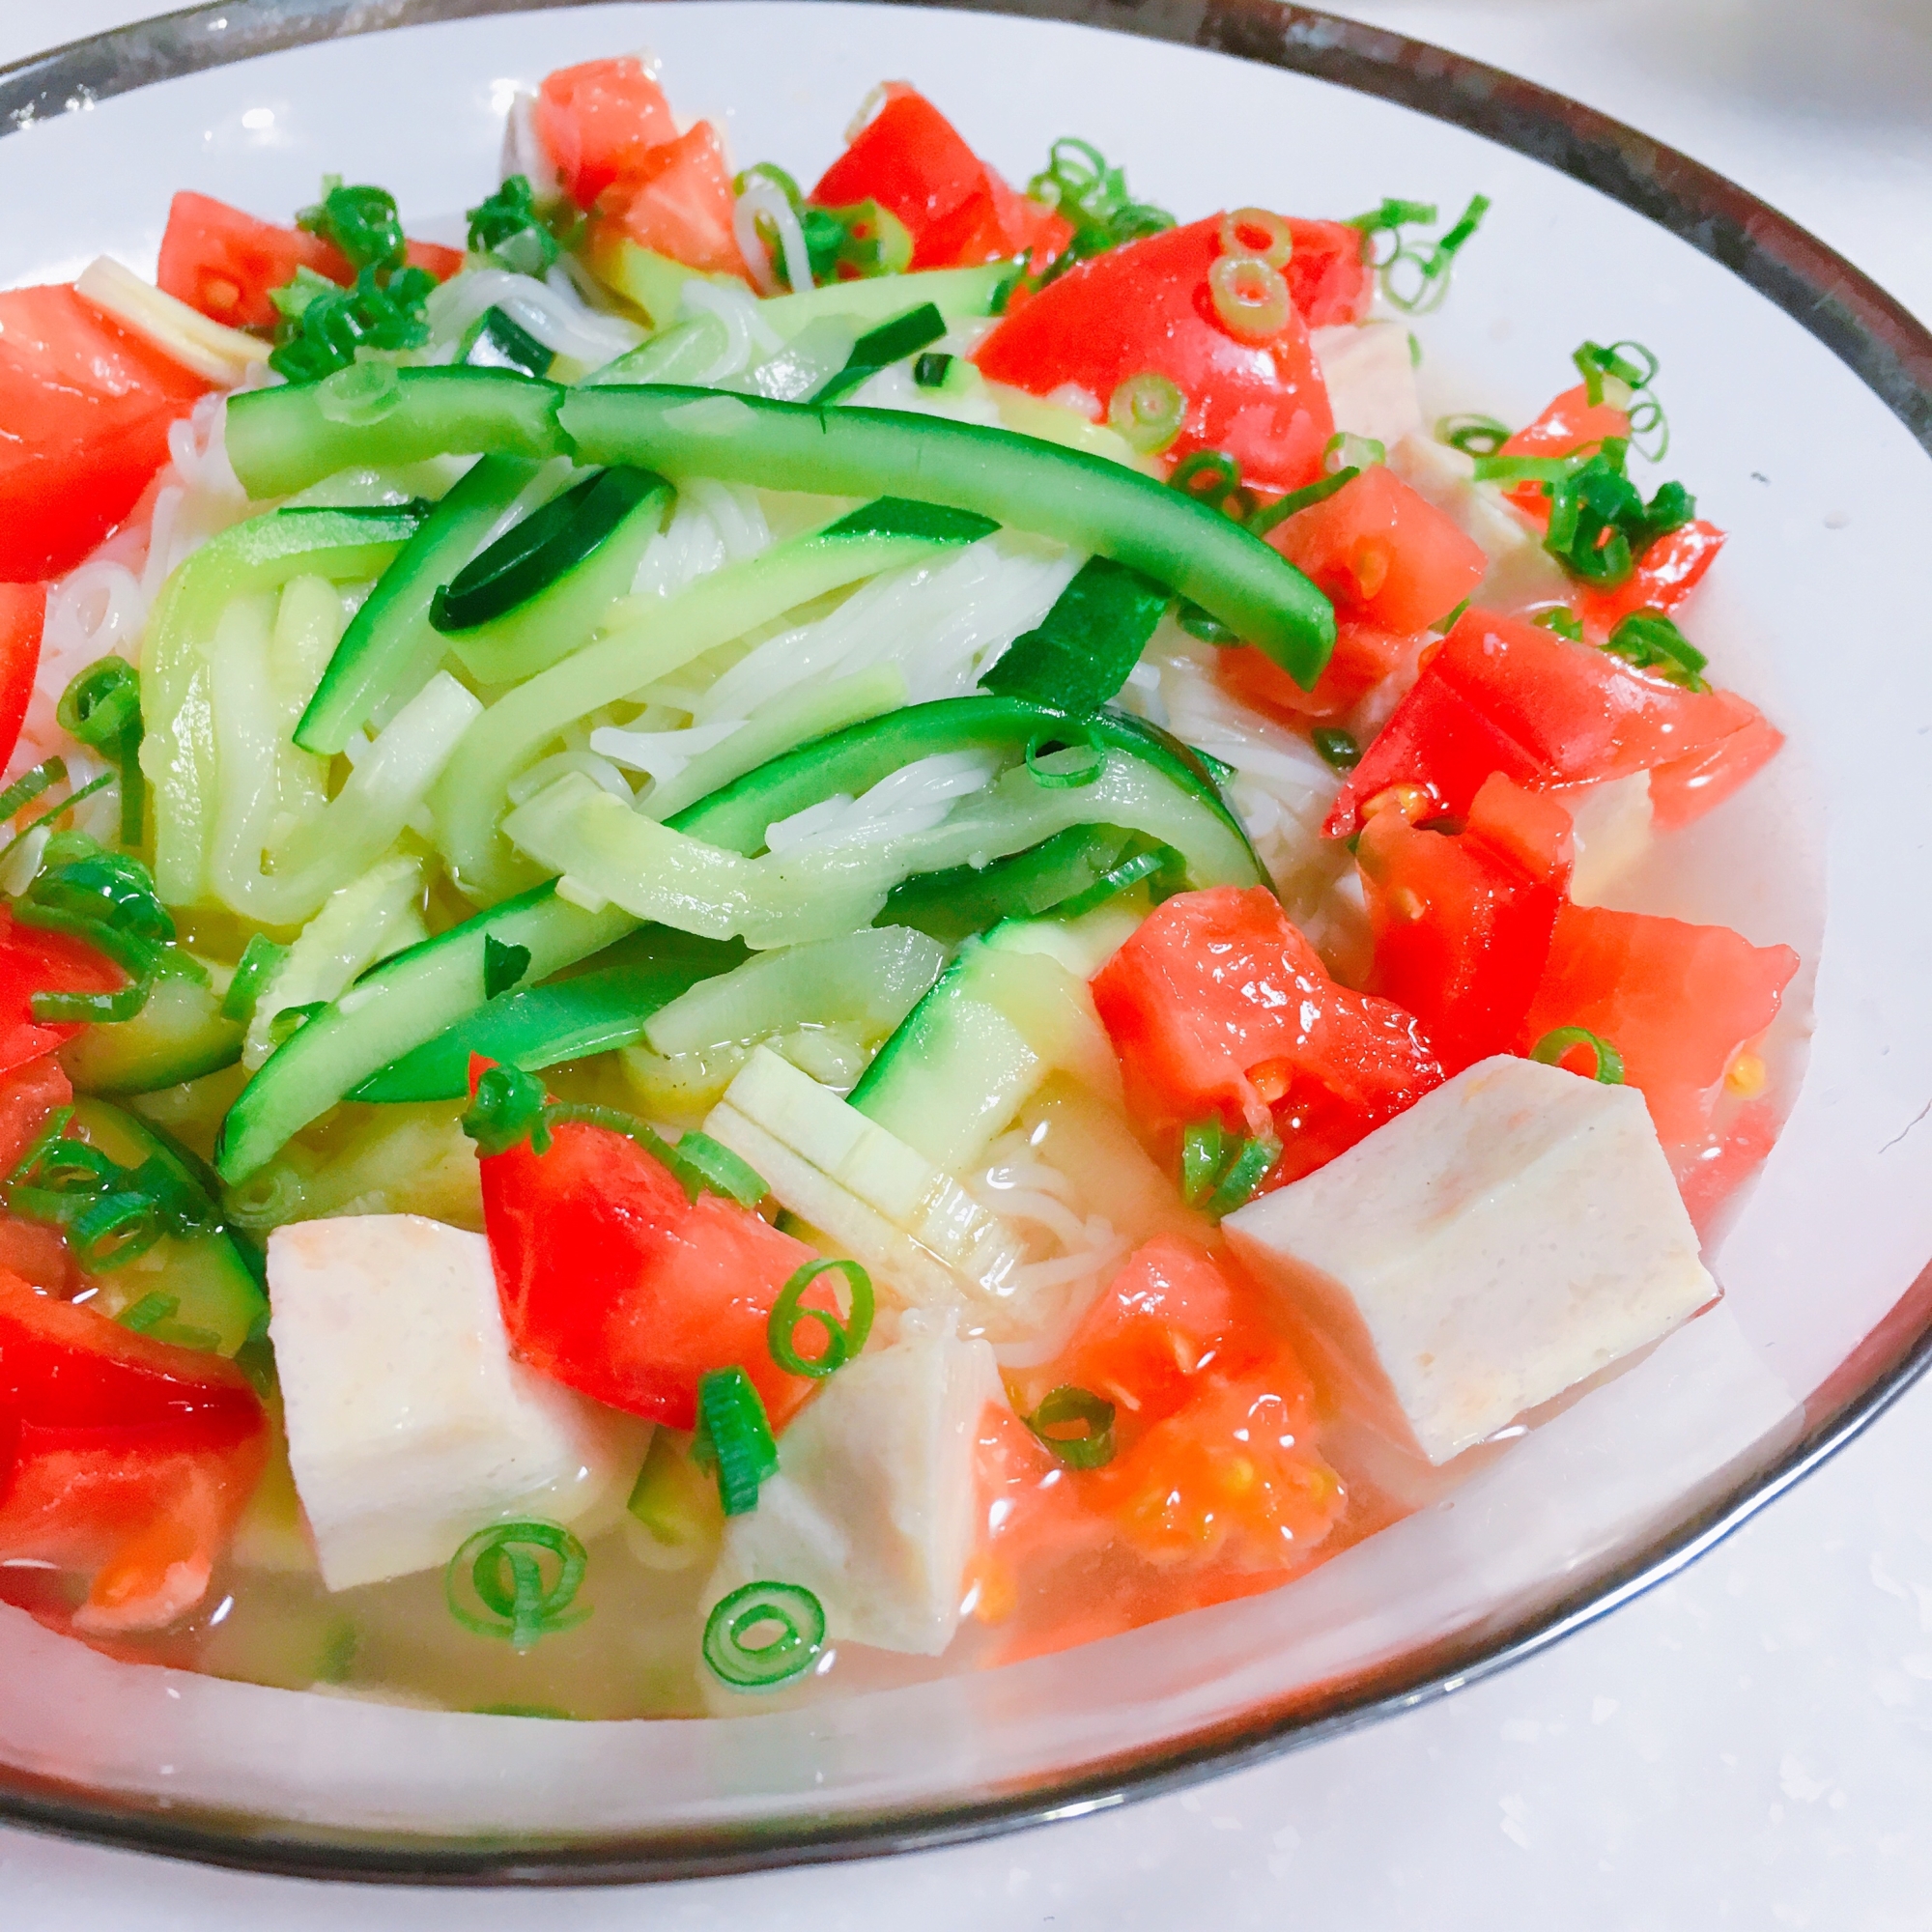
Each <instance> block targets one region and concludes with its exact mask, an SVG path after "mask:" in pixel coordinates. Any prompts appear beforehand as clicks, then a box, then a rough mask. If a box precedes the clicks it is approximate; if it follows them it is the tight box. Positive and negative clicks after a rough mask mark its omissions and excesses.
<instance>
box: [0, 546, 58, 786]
mask: <svg viewBox="0 0 1932 1932" xmlns="http://www.w3.org/2000/svg"><path fill="white" fill-rule="evenodd" d="M46 619H47V589H46V585H45V584H43V583H0V768H4V767H5V765H6V764H7V762H8V760H9V759H10V758H12V757H13V755H14V747H15V746H16V745H18V744H19V742H20V726H21V725H24V724H25V723H26V722H27V704H28V701H29V700H30V699H31V698H32V696H33V695H34V673H35V672H36V671H37V670H39V669H40V668H41V637H42V634H43V632H44V630H45V628H46Z"/></svg>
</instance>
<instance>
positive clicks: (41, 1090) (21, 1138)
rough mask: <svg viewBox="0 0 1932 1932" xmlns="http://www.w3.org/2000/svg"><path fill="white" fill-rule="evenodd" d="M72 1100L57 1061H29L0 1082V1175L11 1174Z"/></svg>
mask: <svg viewBox="0 0 1932 1932" xmlns="http://www.w3.org/2000/svg"><path fill="white" fill-rule="evenodd" d="M72 1031H73V1032H75V1033H78V1032H79V1031H80V1029H79V1028H78V1027H75V1028H73V1029H72ZM72 1098H73V1084H72V1082H71V1081H70V1080H69V1079H68V1077H67V1070H66V1069H65V1068H64V1067H63V1066H62V1065H61V1064H60V1063H59V1061H57V1060H51V1059H45V1060H31V1061H29V1062H27V1064H26V1065H23V1066H18V1067H15V1068H14V1070H13V1071H12V1072H10V1073H9V1074H7V1076H6V1077H5V1079H4V1081H0V1174H11V1173H12V1172H13V1170H14V1167H15V1166H17V1165H18V1163H19V1160H20V1156H21V1155H22V1154H24V1153H25V1152H26V1151H27V1150H28V1149H29V1148H30V1147H32V1146H33V1144H34V1141H35V1138H36V1137H37V1136H38V1135H39V1133H40V1131H41V1129H42V1128H43V1126H45V1125H46V1123H47V1117H48V1116H49V1115H50V1114H52V1113H53V1112H54V1111H55V1110H56V1109H57V1108H61V1107H65V1106H66V1105H67V1103H68V1102H69V1101H70V1100H71V1099H72Z"/></svg>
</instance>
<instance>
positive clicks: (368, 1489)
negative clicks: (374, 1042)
mask: <svg viewBox="0 0 1932 1932" xmlns="http://www.w3.org/2000/svg"><path fill="white" fill-rule="evenodd" d="M269 1304H270V1322H269V1338H270V1341H271V1342H272V1343H273V1345H274V1350H275V1365H276V1369H277V1371H278V1373H279V1375H280V1377H281V1384H282V1401H283V1405H284V1409H285V1413H286V1419H287V1427H288V1439H289V1463H290V1466H291V1467H292V1468H293V1470H294V1472H295V1479H296V1492H297V1493H298V1495H299V1496H300V1498H301V1503H302V1508H303V1510H304V1511H305V1512H306V1514H307V1516H308V1521H309V1527H310V1529H311V1530H312V1531H313V1532H314V1534H315V1541H316V1549H317V1553H318V1555H319V1556H320V1558H321V1562H322V1576H323V1581H324V1582H325V1583H326V1584H327V1586H328V1588H329V1589H331V1590H347V1589H352V1588H354V1587H355V1585H356V1584H358V1583H375V1582H380V1581H381V1580H382V1579H383V1578H384V1577H401V1576H405V1575H407V1574H408V1573H410V1572H411V1571H413V1570H427V1569H432V1568H434V1567H436V1566H437V1565H439V1564H442V1563H446V1562H448V1560H449V1559H450V1557H451V1556H453V1555H454V1554H455V1553H456V1550H457V1548H458V1546H459V1545H460V1544H461V1543H462V1542H463V1540H464V1538H465V1537H467V1536H469V1535H470V1534H471V1533H472V1532H473V1531H475V1530H477V1529H480V1528H482V1527H483V1526H484V1525H485V1524H486V1523H490V1522H495V1521H501V1520H506V1519H510V1518H517V1517H541V1518H544V1519H546V1520H549V1521H553V1522H564V1523H568V1522H575V1521H577V1520H581V1519H582V1517H583V1516H584V1515H585V1514H586V1512H588V1511H589V1510H591V1509H593V1508H594V1507H595V1506H596V1505H597V1504H598V1503H600V1502H601V1501H602V1500H603V1499H604V1498H605V1496H606V1495H607V1494H608V1493H609V1492H610V1491H611V1486H612V1484H613V1483H614V1482H616V1481H618V1480H620V1479H621V1478H622V1477H623V1476H625V1475H627V1474H630V1473H633V1472H634V1471H635V1469H636V1467H637V1458H638V1456H639V1453H640V1434H639V1425H637V1424H635V1423H634V1422H632V1420H631V1419H630V1418H629V1417H626V1416H620V1415H618V1414H616V1413H615V1411H613V1410H611V1409H607V1408H605V1407H603V1406H601V1405H600V1404H597V1403H593V1402H589V1401H586V1400H585V1399H584V1398H583V1397H582V1396H580V1395H577V1394H575V1393H573V1392H572V1391H571V1390H569V1389H566V1388H564V1387H562V1386H561V1385H560V1384H558V1383H556V1382H554V1381H551V1380H549V1379H548V1378H545V1377H542V1376H539V1375H536V1374H534V1373H533V1372H532V1371H530V1370H528V1369H526V1368H525V1367H524V1366H523V1365H522V1364H521V1363H519V1362H516V1361H513V1360H512V1359H511V1356H510V1343H509V1337H508V1336H507V1335H506V1334H505V1332H504V1329H503V1317H502V1311H501V1309H500V1308H499V1307H498V1305H497V1282H496V1277H495V1275H494V1273H493V1272H492V1270H491V1266H490V1246H489V1243H488V1242H487V1241H486V1240H485V1239H484V1237H483V1236H481V1235H472V1234H469V1233H467V1232H466V1231H465V1230H463V1229H461V1228H450V1227H445V1226H444V1225H443V1224H442V1223H441V1222H440V1221H431V1220H427V1219H425V1218H424V1217H423V1216H422V1215H420V1214H361V1215H345V1216H343V1217H341V1218H339V1219H336V1220H328V1221H299V1222H296V1223H295V1224H293V1225H292V1226H289V1227H286V1228H277V1229H276V1230H275V1231H274V1233H273V1234H272V1235H270V1237H269Z"/></svg>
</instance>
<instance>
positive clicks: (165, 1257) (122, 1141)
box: [68, 1099, 269, 1355]
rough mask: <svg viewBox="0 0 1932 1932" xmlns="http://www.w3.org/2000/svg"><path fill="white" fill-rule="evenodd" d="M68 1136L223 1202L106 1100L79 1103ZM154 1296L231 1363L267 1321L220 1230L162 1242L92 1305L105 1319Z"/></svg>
mask: <svg viewBox="0 0 1932 1932" xmlns="http://www.w3.org/2000/svg"><path fill="white" fill-rule="evenodd" d="M68 1131H69V1132H70V1133H71V1134H72V1135H73V1136H74V1137H75V1138H76V1139H78V1140H83V1141H85V1142H86V1143H87V1144H88V1145H89V1146H90V1147H97V1148H99V1150H100V1151H101V1152H102V1153H104V1154H105V1155H106V1156H107V1157H108V1158H109V1159H110V1160H113V1161H116V1162H118V1163H119V1164H120V1165H121V1166H122V1167H125V1168H128V1169H129V1170H132V1169H135V1168H138V1167H139V1166H140V1165H141V1164H142V1162H143V1161H147V1160H158V1161H160V1162H162V1163H163V1164H164V1165H165V1166H167V1167H170V1168H172V1169H173V1170H174V1172H175V1174H176V1175H177V1176H178V1177H179V1178H180V1179H182V1180H183V1181H184V1182H185V1185H186V1186H187V1187H188V1189H189V1190H190V1191H192V1192H195V1193H203V1194H206V1195H208V1197H209V1198H210V1200H211V1201H213V1202H215V1203H217V1204H218V1203H219V1201H220V1198H221V1190H220V1186H219V1183H218V1182H217V1181H216V1179H215V1178H214V1176H213V1175H212V1174H211V1173H210V1172H209V1171H208V1169H207V1167H206V1166H205V1165H204V1164H203V1163H202V1162H201V1161H199V1160H197V1159H196V1158H195V1156H194V1155H193V1154H191V1153H190V1152H188V1151H187V1150H186V1149H185V1147H183V1146H182V1145H181V1143H180V1142H179V1141H177V1140H175V1139H174V1138H173V1136H172V1135H169V1134H166V1133H164V1132H162V1130H161V1129H160V1128H159V1127H157V1126H155V1125H154V1124H153V1123H152V1122H147V1121H140V1120H136V1119H135V1117H134V1116H133V1115H132V1114H129V1113H126V1112H124V1111H123V1110H122V1109H121V1108H119V1107H113V1106H109V1105H108V1104H107V1102H106V1101H104V1100H95V1099H83V1100H79V1101H77V1102H76V1103H75V1105H74V1110H73V1121H72V1122H71V1126H70V1127H69V1129H68ZM149 1294H165V1295H171V1296H173V1297H174V1299H175V1303H176V1305H175V1309H174V1312H173V1314H172V1315H171V1316H170V1317H169V1318H168V1319H169V1321H170V1323H171V1324H172V1325H174V1326H177V1327H180V1328H182V1329H199V1330H200V1331H201V1332H202V1333H203V1334H204V1335H213V1337H214V1338H215V1341H214V1349H215V1352H216V1353H217V1354H222V1355H233V1354H234V1353H235V1351H236V1350H238V1349H240V1348H241V1345H242V1344H243V1343H244V1342H246V1341H247V1340H248V1339H249V1337H250V1336H252V1335H254V1334H255V1333H257V1332H258V1331H259V1329H260V1328H261V1326H262V1324H263V1322H264V1321H266V1320H267V1318H268V1313H269V1304H268V1301H267V1299H266V1298H265V1296H264V1295H263V1293H262V1289H261V1284H260V1282H259V1280H258V1278H257V1276H256V1273H255V1270H254V1269H253V1268H251V1267H250V1266H249V1265H248V1262H247V1260H246V1258H245V1257H244V1256H243V1254H242V1252H241V1248H240V1247H239V1246H238V1245H237V1243H236V1241H235V1239H234V1237H233V1236H230V1235H229V1234H227V1233H226V1232H225V1231H224V1230H220V1229H212V1230H211V1231H210V1232H209V1233H207V1234H204V1235H185V1236H184V1235H169V1236H163V1237H162V1239H161V1240H160V1241H158V1242H157V1243H156V1246H155V1247H154V1248H153V1249H152V1250H151V1252H150V1253H149V1254H148V1255H146V1256H144V1257H143V1258H142V1265H141V1266H140V1267H138V1268H131V1267H130V1268H127V1269H124V1270H122V1271H120V1272H118V1273H116V1274H113V1275H110V1276H108V1277H106V1278H105V1281H104V1282H103V1285H102V1287H101V1289H100V1291H99V1293H97V1294H96V1296H95V1299H94V1303H93V1305H94V1306H95V1307H96V1308H99V1310H100V1312H101V1313H102V1314H119V1313H120V1312H121V1309H120V1308H117V1307H115V1306H114V1305H113V1304H114V1302H116V1301H120V1300H122V1298H123V1297H125V1301H124V1302H123V1305H124V1306H127V1307H131V1306H132V1305H133V1304H134V1303H135V1302H136V1301H139V1300H141V1299H142V1298H143V1297H145V1296H147V1295H149ZM157 1332H158V1333H159V1335H160V1337H161V1339H163V1340H165V1339H166V1338H167V1329H165V1328H163V1329H160V1330H158V1331H157Z"/></svg>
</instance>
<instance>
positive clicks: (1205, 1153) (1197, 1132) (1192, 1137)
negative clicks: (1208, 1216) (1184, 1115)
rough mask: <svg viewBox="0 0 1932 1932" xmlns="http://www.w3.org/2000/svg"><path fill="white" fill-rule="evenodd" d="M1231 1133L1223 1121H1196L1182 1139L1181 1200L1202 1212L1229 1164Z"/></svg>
mask: <svg viewBox="0 0 1932 1932" xmlns="http://www.w3.org/2000/svg"><path fill="white" fill-rule="evenodd" d="M1227 1140H1228V1131H1227V1129H1226V1128H1225V1127H1224V1126H1222V1124H1221V1122H1219V1121H1196V1122H1194V1123H1193V1125H1191V1126H1190V1127H1188V1128H1187V1130H1186V1131H1185V1132H1184V1133H1183V1134H1182V1135H1181V1137H1180V1198H1181V1199H1182V1200H1183V1201H1185V1202H1186V1203H1187V1205H1188V1206H1189V1207H1190V1208H1198V1207H1200V1205H1201V1204H1202V1202H1204V1201H1205V1200H1207V1198H1208V1195H1210V1194H1211V1193H1213V1191H1214V1188H1215V1185H1216V1183H1217V1182H1218V1181H1219V1180H1220V1179H1221V1170H1222V1168H1223V1167H1224V1166H1226V1164H1227Z"/></svg>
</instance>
